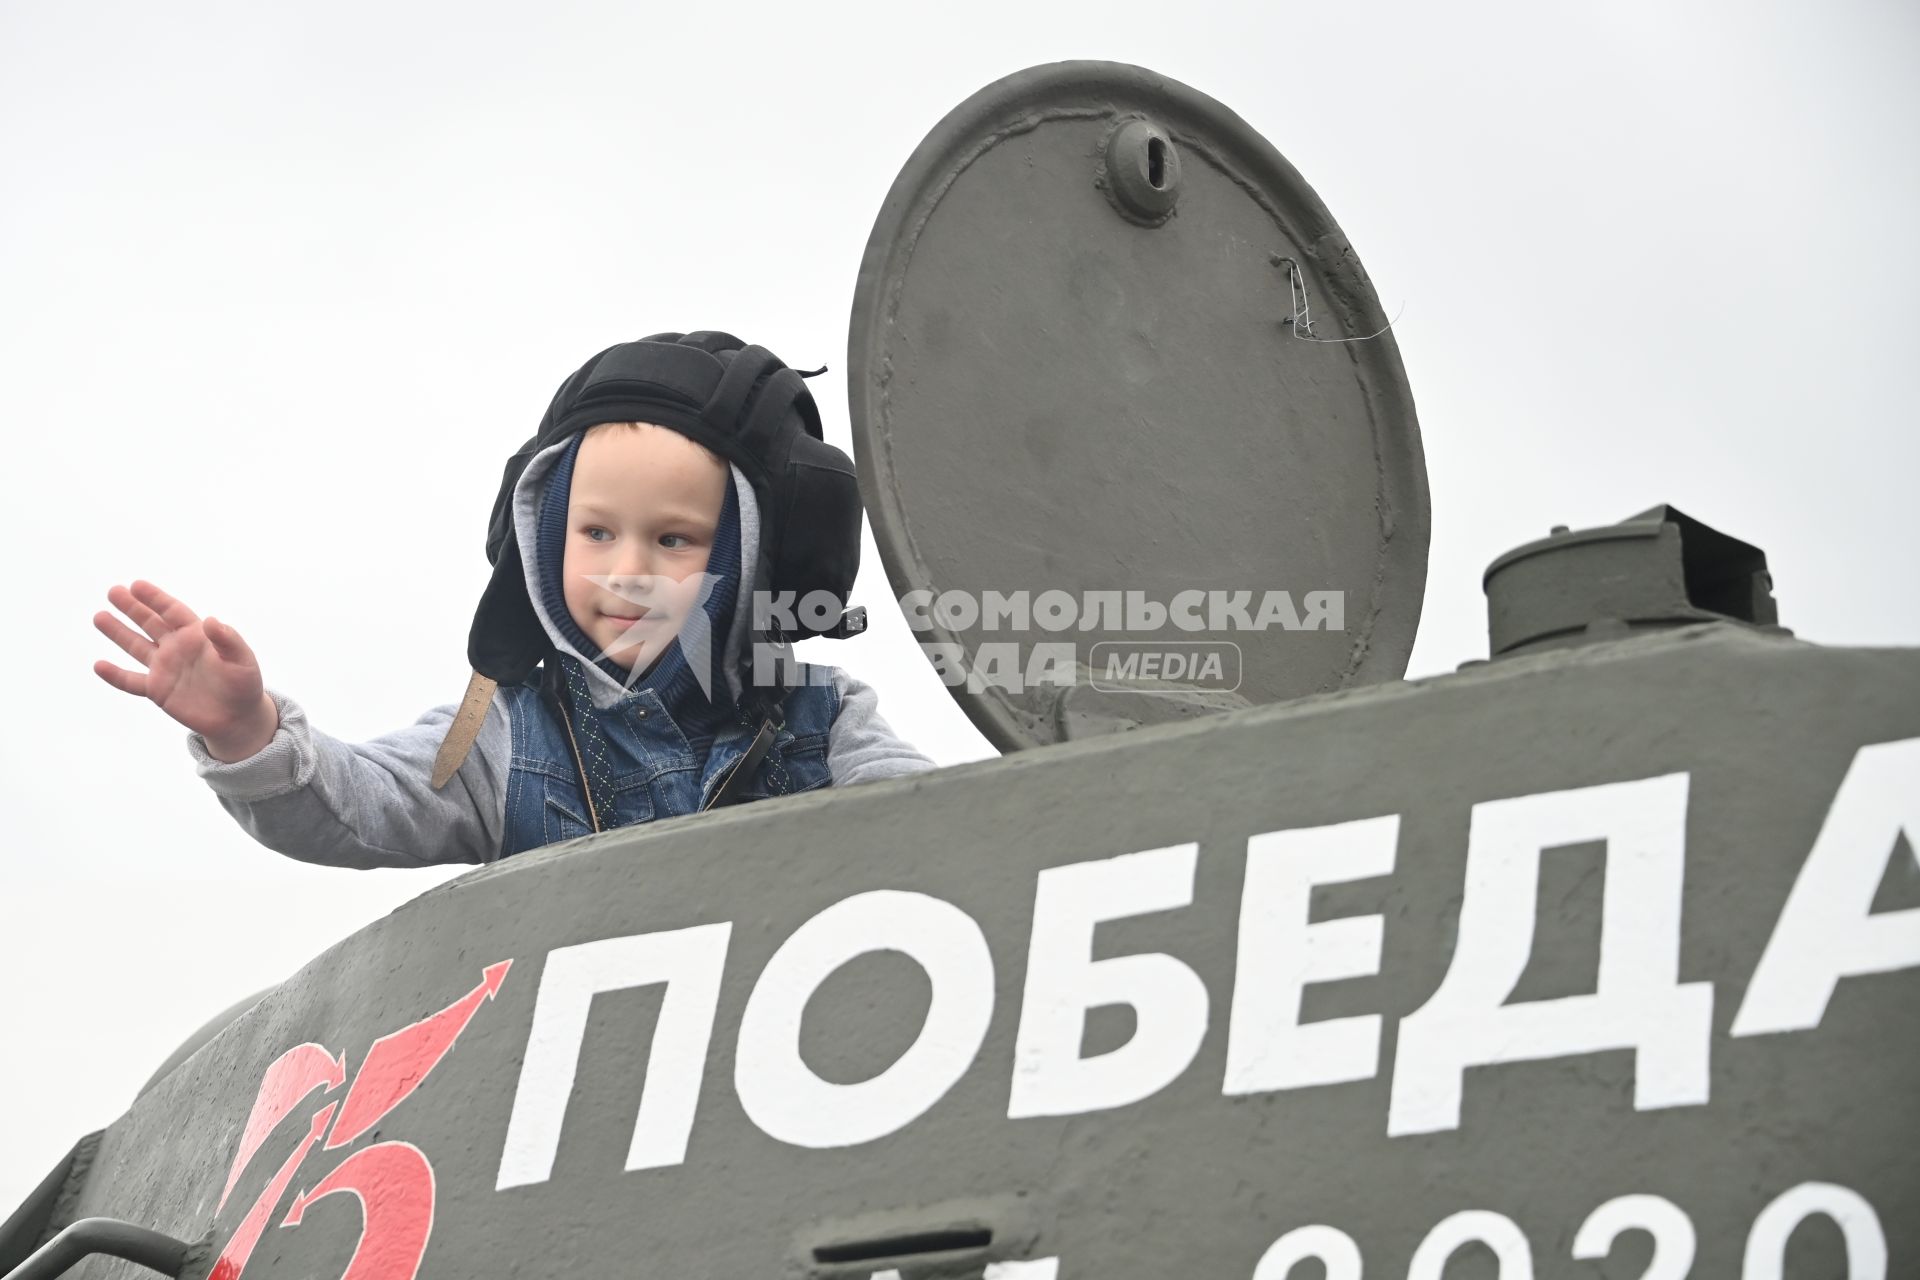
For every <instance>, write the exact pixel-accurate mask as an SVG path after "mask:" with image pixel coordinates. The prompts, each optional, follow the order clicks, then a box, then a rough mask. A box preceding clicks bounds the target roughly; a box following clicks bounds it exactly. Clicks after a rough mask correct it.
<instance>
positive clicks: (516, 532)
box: [94, 332, 934, 867]
mask: <svg viewBox="0 0 1920 1280" xmlns="http://www.w3.org/2000/svg"><path fill="white" fill-rule="evenodd" d="M858 501H859V500H858V489H857V486H856V485H855V484H854V480H853V473H852V467H851V464H850V463H849V462H848V461H847V459H846V456H845V455H844V454H842V453H840V452H839V451H838V450H837V449H833V448H832V447H831V446H829V445H826V444H825V443H824V442H823V441H822V440H821V438H820V429H819V418H818V414H817V412H816V411H815V410H814V407H813V401H812V397H811V395H810V394H809V393H808V392H807V390H806V387H805V385H804V383H802V382H801V381H800V378H799V376H798V375H797V374H795V373H794V372H793V371H792V370H790V369H788V368H787V367H786V366H785V365H783V364H781V363H780V361H779V360H778V359H777V358H775V357H774V356H773V355H772V353H770V352H768V351H766V350H765V349H764V348H760V347H747V346H745V345H744V344H742V343H741V342H740V340H739V339H737V338H733V337H731V336H730V335H727V334H723V333H716V332H702V333H694V334H687V335H680V334H658V335H655V336H654V337H652V338H647V339H643V340H641V341H639V342H633V343H625V344H622V345H620V346H616V347H611V348H609V349H608V350H606V351H603V352H601V353H600V354H599V355H597V356H595V357H594V358H593V359H592V360H590V361H588V362H587V364H586V365H584V366H583V367H582V368H581V369H580V370H579V371H577V372H576V373H575V374H574V375H573V376H572V377H571V378H569V379H568V380H567V381H566V382H565V383H563V384H562V386H561V388H560V390H559V392H558V393H557V394H556V395H555V397H554V400H553V403H552V405H551V406H549V408H548V410H547V415H546V417H545V418H544V419H543V420H542V422H541V426H540V430H539V431H538V432H536V433H535V435H534V438H533V439H532V440H530V441H529V442H528V443H527V444H526V445H525V446H523V447H522V448H521V450H520V451H519V452H517V453H516V454H515V455H514V456H513V458H512V459H511V460H509V462H508V464H507V471H506V476H505V478H504V480H503V482H502V486H501V492H500V496H499V499H498V500H497V501H496V504H495V508H494V517H493V521H492V525H491V528H490V531H489V536H488V540H487V553H488V557H489V559H490V560H492V561H493V564H494V574H493V578H492V581H490V582H489V584H488V586H487V590H486V593H485V595H484V596H483V598H482V600H481V605H480V609H479V611H478V613H477V614H476V616H475V619H474V624H473V628H472V631H471V633H470V635H469V640H468V654H469V658H470V659H471V661H472V664H473V668H474V674H473V677H472V680H471V682H470V684H469V688H468V695H467V698H466V700H465V701H464V702H463V703H462V704H459V705H458V707H457V708H456V706H455V705H454V704H449V705H446V706H441V707H435V708H434V709H433V710H431V711H428V712H427V713H426V714H425V715H423V716H422V717H421V718H420V719H419V721H417V722H416V723H415V724H414V725H412V726H410V727H409V728H406V729H402V730H399V731H397V732H395V733H391V734H387V735H385V736H384V737H380V738H376V739H374V740H372V741H370V742H365V743H360V744H357V745H350V744H347V743H342V742H339V741H337V740H335V739H333V738H330V737H328V736H327V735H325V734H322V733H319V732H317V731H315V730H313V729H312V728H311V727H310V726H309V725H308V724H307V722H306V717H305V713H304V712H303V711H302V709H301V708H300V706H299V704H297V703H296V702H294V701H293V700H292V699H291V698H288V697H287V696H286V695H284V694H281V693H279V692H277V691H272V690H268V689H267V688H265V686H264V685H263V683H262V681H261V676H260V670H259V666H258V664H257V662H256V661H255V660H254V657H253V653H252V651H251V650H250V649H249V648H248V647H247V645H246V642H245V641H244V640H242V639H241V638H240V635H239V633H238V632H236V631H234V630H233V628H231V627H229V626H227V625H226V624H225V623H222V622H219V621H217V620H215V619H213V618H207V619H205V620H204V621H203V620H201V619H200V618H198V617H197V616H196V615H195V614H194V613H193V611H192V610H191V609H189V608H188V607H187V606H186V605H185V604H183V603H181V602H180V601H178V600H175V599H173V598H172V597H170V596H168V595H166V594H165V593H164V592H162V591H161V590H160V589H159V588H158V587H155V586H153V585H152V584H151V583H146V582H136V583H134V585H133V590H131V591H129V590H127V589H126V588H124V587H115V588H114V589H113V590H111V591H109V592H108V599H109V600H110V601H111V602H112V603H113V604H115V605H116V606H118V607H119V608H120V609H121V610H122V611H123V612H125V613H126V614H127V615H128V616H129V617H130V618H132V620H133V621H134V622H135V623H136V624H137V625H138V626H139V627H140V628H141V629H142V631H143V632H144V634H140V633H136V632H134V631H132V630H130V629H128V628H127V627H126V626H125V625H123V624H122V623H120V622H119V621H118V620H117V619H116V618H114V616H113V615H112V614H110V613H107V612H105V611H102V612H100V613H98V614H96V615H94V622H95V625H96V626H98V627H99V628H100V630H101V631H102V632H104V633H105V634H106V635H107V636H108V637H109V638H110V639H112V640H114V642H115V643H117V644H119V645H120V647H121V648H123V649H124V650H126V652H127V653H129V654H130V655H132V656H133V657H134V658H136V659H138V660H139V661H141V662H142V663H144V664H145V665H146V666H147V667H148V672H147V674H145V675H141V674H138V673H135V672H130V671H124V670H121V669H120V668H118V667H115V666H113V665H112V664H110V663H107V662H104V661H102V662H98V663H96V664H95V665H94V670H95V671H96V672H97V673H98V674H99V675H100V676H101V678H102V679H104V680H106V681H107V682H108V683H109V684H112V685H113V686H114V687H115V688H118V689H122V690H124V691H126V692H128V693H131V694H134V695H136V696H140V697H145V698H148V699H149V700H151V701H153V702H154V703H156V704H157V705H159V706H160V707H161V709H162V710H164V711H166V712H167V714H169V715H171V716H172V717H173V718H174V719H175V720H178V721H179V722H180V723H182V724H184V725H186V726H187V727H188V728H189V729H191V730H193V732H192V733H190V734H189V735H188V737H187V745H188V750H189V752H190V753H191V754H192V756H193V758H194V761H195V764H196V769H197V772H198V773H199V775H200V776H201V777H202V778H204V779H206V781H207V783H208V785H209V786H210V787H211V788H212V789H213V791H214V793H215V794H216V796H218V797H219V800H220V803H221V805H222V806H223V807H224V808H226V810H227V811H228V812H229V813H231V814H233V816H234V817H235V818H236V819H238V820H239V822H240V823H241V825H242V826H244V827H245V828H246V829H247V830H248V831H249V832H250V833H251V834H252V835H253V836H254V837H255V838H256V839H258V840H259V841H260V842H261V843H263V844H265V845H267V846H268V847H270V848H273V849H276V850H278V851H279V852H281V853H284V854H287V855H289V856H291V857H295V858H299V859H302V860H303V861H308V862H318V863H325V864H329V865H334V866H352V867H388V866H419V865H423V864H427V863H436V862H488V861H493V860H495V859H497V858H501V857H506V856H509V855H511V854H514V853H518V852H521V851H522V850H525V849H529V848H534V847H537V846H540V845H544V844H549V843H553V842H555V841H559V840H567V839H572V838H575V837H578V836H583V835H586V834H588V833H589V832H591V831H599V830H607V829H611V828H613V827H617V826H626V825H630V824H632V823H636V822H646V821H649V820H651V819H654V818H664V817H672V816H677V815H680V814H684V813H692V812H695V811H697V810H699V809H702V808H711V807H713V806H714V805H716V804H727V803H737V802H740V801H745V800H753V799H759V798H764V797H767V796H772V795H781V794H789V793H792V792H797V791H808V790H812V789H814V788H817V787H824V786H828V785H842V786H844V785H847V784H849V783H858V782H865V781H871V780H875V779H879V778H887V777H897V776H902V775H905V774H909V773H916V772H920V771H922V770H925V769H931V768H933V767H934V765H933V762H932V761H931V760H930V759H928V758H927V757H926V756H924V755H922V754H921V753H920V752H918V751H916V750H914V749H913V748H912V747H911V746H909V745H908V744H906V743H905V742H903V741H901V740H900V739H899V738H898V737H896V736H895V735H894V734H893V732H892V730H891V729H890V728H889V727H888V726H887V723H886V721H885V720H884V719H882V718H881V717H880V715H879V713H878V710H877V700H876V698H875V696H874V693H873V691H872V689H870V688H869V687H867V686H866V685H864V684H862V683H861V682H860V681H858V680H856V679H854V678H853V677H851V676H849V675H847V674H846V673H845V672H842V671H840V670H839V669H838V668H834V667H817V666H814V665H812V664H808V663H796V662H793V661H792V659H791V656H790V652H789V649H788V644H789V642H790V640H791V639H792V638H794V637H795V636H797V635H808V634H812V635H844V634H849V633H850V631H852V630H857V623H853V621H852V619H851V618H847V617H843V616H842V614H841V610H840V609H839V608H833V609H830V610H828V611H827V612H828V613H830V614H831V615H832V618H833V619H834V620H835V621H834V622H829V623H827V624H820V623H819V622H817V621H816V622H815V623H814V624H812V625H809V624H808V623H807V622H805V621H795V619H794V616H793V613H792V611H791V609H789V610H787V611H786V612H785V614H784V616H781V615H778V614H777V613H774V612H769V613H768V616H766V617H762V616H758V614H759V613H760V612H761V611H756V610H755V608H754V594H755V593H756V592H767V593H769V594H768V596H767V598H769V599H772V600H776V601H777V600H779V599H781V597H782V595H783V593H791V594H796V595H800V596H807V595H811V597H812V598H814V599H815V600H816V601H818V600H820V599H823V598H824V599H826V600H829V601H832V602H834V603H836V604H844V601H845V598H846V593H847V591H848V590H849V589H850V588H851V586H852V581H853V573H854V570H855V569H856V568H857V566H858V560H859V506H858ZM822 593H825V594H824V596H823V595H822ZM802 613H803V614H804V613H805V610H802ZM780 623H784V624H785V625H784V626H776V625H775V624H780ZM850 623H852V625H849V624H850Z"/></svg>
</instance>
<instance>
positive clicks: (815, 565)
mask: <svg viewBox="0 0 1920 1280" xmlns="http://www.w3.org/2000/svg"><path fill="white" fill-rule="evenodd" d="M603 422H651V423H654V424H656V425H658V426H663V427H670V428H672V429H673V430H675V431H678V432H680V433H681V434H682V435H684V436H686V437H687V438H688V439H690V440H693V441H695V442H697V443H699V444H702V445H705V446H706V447H707V448H709V449H711V450H713V452H715V453H717V454H719V455H720V456H721V457H723V458H725V459H727V460H728V461H729V462H732V463H733V464H734V465H735V466H737V467H739V468H740V471H741V474H743V475H744V476H746V478H747V481H748V483H750V484H751V485H752V486H753V492H754V497H755V498H756V499H757V500H758V503H759V509H760V547H759V555H758V557H757V558H756V560H755V566H756V568H755V574H754V582H753V583H752V584H751V585H752V589H753V590H754V591H756V592H758V591H771V592H772V593H774V596H775V598H776V599H778V600H780V601H781V602H782V604H783V605H785V610H784V612H778V613H776V616H775V618H774V619H770V620H766V621H765V623H764V625H763V620H762V619H761V618H758V617H755V618H754V619H752V623H751V625H752V633H751V641H752V643H759V642H770V643H779V642H785V641H792V640H798V639H804V638H806V637H808V636H829V637H834V638H838V637H844V636H849V635H856V634H858V633H859V632H860V631H861V630H863V629H864V627H865V611H864V610H862V609H859V608H853V609H849V608H847V597H848V595H849V594H850V593H851V592H852V590H853V579H854V574H855V573H856V572H857V571H858V570H859V568H860V486H859V481H858V479H857V477H856V475H855V473H854V468H853V462H852V460H851V459H850V458H848V457H847V455H846V454H844V453H842V452H841V451H840V450H838V449H836V448H834V447H833V446H832V445H830V444H828V443H826V441H825V439H824V437H823V435H822V432H821V429H820V411H819V409H818V408H817V407H816V406H815V404H814V402H813V394H812V392H810V391H809V390H808V389H807V384H806V382H805V381H804V377H803V375H802V374H801V373H799V372H798V371H796V370H793V369H790V368H788V367H787V366H786V365H785V364H783V363H782V362H781V360H780V358H779V357H778V356H776V355H774V354H773V353H772V352H771V351H768V350H767V349H766V348H765V347H759V346H750V345H748V344H747V343H744V342H742V341H741V340H740V339H739V338H736V337H734V336H733V335H732V334H729V333H721V332H718V331H716V330H701V331H699V332H697V333H687V334H680V333H656V334H653V335H651V336H650V337H646V338H642V339H640V340H639V341H638V342H623V343H621V344H619V345H618V346H613V347H608V348H607V349H606V350H605V351H602V352H600V354H598V355H596V356H594V357H593V358H592V359H591V360H589V361H587V362H586V364H584V365H582V366H581V367H580V368H579V369H578V370H576V371H575V372H574V374H573V375H572V376H571V377H569V378H568V379H567V380H566V381H565V382H563V383H561V384H560V389H559V390H558V391H557V392H555V393H554V397H553V403H552V404H550V405H548V406H547V412H546V416H545V417H543V418H541V420H540V428H539V430H538V431H536V432H534V435H533V438H532V439H530V440H528V441H527V442H526V443H525V444H524V445H522V446H521V447H520V448H519V449H518V450H516V451H515V453H514V455H513V456H512V457H511V458H508V459H507V466H506V471H505V473H504V474H503V475H502V476H501V480H500V493H499V496H498V497H496V498H495V499H494V504H493V517H492V519H491V520H490V521H489V523H488V527H487V560H488V561H489V562H490V563H491V564H492V565H493V577H492V578H491V580H489V581H488V583H487V588H486V591H485V592H484V593H483V594H482V596H481V598H480V607H479V609H478V610H477V611H476V612H475V614H474V618H473V627H472V630H471V631H469V632H468V634H467V657H468V660H469V662H470V663H471V664H472V667H473V675H472V678H471V679H470V680H469V681H468V685H467V693H466V697H465V698H463V699H462V700H461V704H460V709H459V712H458V713H457V714H456V715H455V716H454V720H453V723H452V724H451V725H450V726H449V727H448V730H447V737H446V740H445V741H444V742H443V743H442V744H441V747H440V754H439V757H438V758H437V759H436V760H435V762H434V770H433V785H434V787H435V788H436V789H438V788H440V787H442V786H445V785H446V782H447V780H448V779H449V778H451V777H452V776H453V774H454V772H455V771H456V770H458V769H459V767H460V765H461V763H462V762H463V761H464V760H465V759H466V757H467V753H468V752H469V751H470V750H471V749H472V747H473V742H474V739H475V738H476V737H478V735H479V732H480V726H481V723H482V722H483V721H484V720H485V719H486V712H487V707H488V706H489V704H490V703H491V702H492V699H493V691H494V688H495V686H497V685H503V684H504V685H517V684H520V683H523V682H524V681H525V680H526V679H527V678H528V677H529V676H530V675H532V674H533V670H534V668H535V667H537V666H538V665H539V664H540V662H541V661H542V659H544V658H545V657H546V656H547V655H548V654H549V653H550V652H552V649H553V642H552V641H551V640H550V639H549V638H548V636H547V633H546V630H545V628H544V627H542V626H541V625H540V618H539V615H537V614H536V613H535V612H534V610H533V602H532V601H531V600H529V599H528V598H527V578H526V571H525V568H524V567H523V565H522V563H521V550H520V545H519V539H518V537H517V535H516V533H515V531H514V522H513V490H514V486H515V485H516V484H517V483H519V480H520V476H521V474H522V473H523V472H524V471H525V470H526V468H527V463H528V462H530V461H532V460H533V458H534V456H535V455H536V454H538V453H539V452H540V451H541V450H543V449H546V448H548V447H549V446H551V445H553V444H556V443H558V442H559V441H562V440H564V439H566V438H567V437H568V436H571V435H573V434H574V433H575V432H578V431H584V430H586V429H587V428H588V427H593V426H598V425H599V424H601V423H603ZM788 592H791V593H792V595H791V596H788V595H787V594H786V593H788ZM819 592H825V593H827V596H828V597H831V599H832V601H833V602H834V607H833V608H831V609H830V610H829V609H821V608H818V607H817V605H818V604H819V603H820V602H822V601H824V600H825V599H826V598H827V597H823V596H820V595H817V594H814V593H819ZM810 596H811V597H812V599H813V600H814V601H815V602H816V607H815V608H813V609H808V610H803V609H801V608H799V607H798V606H799V602H800V601H803V600H806V599H808V598H809V597H810ZM788 618H791V620H792V621H793V623H794V625H792V626H788V627H785V628H776V626H775V622H776V621H786V620H787V619H788ZM823 619H824V625H808V622H809V620H812V621H813V622H814V623H815V624H820V623H821V622H822V621H823ZM751 647H752V644H751V643H750V644H749V650H751ZM750 660H751V659H750V656H748V657H746V658H743V661H746V662H750ZM745 674H746V673H745V672H743V673H742V676H743V679H742V683H743V687H748V686H747V682H746V680H745ZM779 692H780V691H779V690H775V691H774V694H775V695H777V694H778V693H779Z"/></svg>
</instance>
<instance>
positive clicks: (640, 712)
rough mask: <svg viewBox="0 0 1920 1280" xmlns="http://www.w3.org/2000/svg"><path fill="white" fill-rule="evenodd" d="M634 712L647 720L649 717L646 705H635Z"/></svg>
mask: <svg viewBox="0 0 1920 1280" xmlns="http://www.w3.org/2000/svg"><path fill="white" fill-rule="evenodd" d="M633 714H634V715H636V716H639V717H640V718H641V719H642V720H645V719H646V718H647V709H646V708H645V707H635V708H634V709H633Z"/></svg>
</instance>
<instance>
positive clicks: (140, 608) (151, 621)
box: [107, 587, 173, 640]
mask: <svg viewBox="0 0 1920 1280" xmlns="http://www.w3.org/2000/svg"><path fill="white" fill-rule="evenodd" d="M107 599H108V600H109V601H110V602H112V604H113V606H114V607H115V608H116V609H118V610H120V612H122V613H124V614H126V615H127V616H128V617H129V618H132V619H133V621H134V625H135V626H137V627H139V628H140V629H141V630H142V631H144V632H146V633H147V634H148V635H150V636H152V637H153V638H154V639H155V640H158V639H159V638H160V637H161V636H163V635H165V634H167V632H169V631H171V630H173V628H172V627H169V626H168V625H167V624H166V621H165V620H164V619H163V618H161V616H160V615H159V614H157V613H155V612H154V611H153V610H151V609H149V608H147V606H146V605H144V604H141V603H140V601H138V600H136V599H135V598H134V595H133V592H131V591H129V590H127V589H126V588H125V587H114V588H112V589H111V590H109V591H108V592H107Z"/></svg>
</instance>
